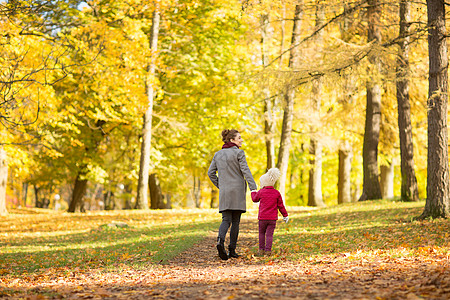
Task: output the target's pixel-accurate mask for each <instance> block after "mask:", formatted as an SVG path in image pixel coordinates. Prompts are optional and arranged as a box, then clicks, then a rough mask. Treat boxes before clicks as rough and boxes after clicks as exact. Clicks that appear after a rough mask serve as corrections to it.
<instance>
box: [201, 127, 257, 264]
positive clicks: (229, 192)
mask: <svg viewBox="0 0 450 300" xmlns="http://www.w3.org/2000/svg"><path fill="white" fill-rule="evenodd" d="M222 140H223V142H224V144H223V146H222V150H220V151H218V152H216V154H215V155H214V158H213V160H212V162H211V165H210V166H209V170H208V176H209V178H210V179H211V181H212V183H213V184H214V185H215V186H216V187H217V188H218V189H219V212H220V213H221V214H222V224H220V227H219V236H218V238H217V250H218V252H219V256H220V258H221V259H223V260H227V259H228V258H229V257H233V258H237V257H239V255H238V254H237V253H236V243H237V239H238V235H239V223H240V220H241V214H242V213H244V212H245V211H246V201H245V196H246V191H247V182H248V185H249V187H250V190H251V191H256V189H257V187H256V183H255V180H254V179H253V176H252V173H251V172H250V169H249V167H248V165H247V161H246V160H245V153H244V151H243V150H240V149H239V147H241V146H242V142H243V140H242V137H241V134H240V133H239V132H238V131H237V130H235V129H231V130H228V129H225V130H223V131H222ZM216 172H217V173H218V176H217V174H216ZM230 225H231V229H230V244H229V246H228V251H229V254H228V255H227V252H226V251H225V246H224V242H225V236H226V235H227V232H228V228H230Z"/></svg>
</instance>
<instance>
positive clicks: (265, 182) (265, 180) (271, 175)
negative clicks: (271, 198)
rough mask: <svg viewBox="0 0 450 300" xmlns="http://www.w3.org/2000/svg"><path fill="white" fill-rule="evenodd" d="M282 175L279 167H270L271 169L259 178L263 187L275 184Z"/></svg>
mask: <svg viewBox="0 0 450 300" xmlns="http://www.w3.org/2000/svg"><path fill="white" fill-rule="evenodd" d="M280 176H281V172H280V170H278V169H277V168H271V169H269V171H267V173H266V174H264V175H263V176H261V178H260V179H259V183H260V185H261V188H263V187H265V186H274V185H275V182H277V180H278V179H279V178H280Z"/></svg>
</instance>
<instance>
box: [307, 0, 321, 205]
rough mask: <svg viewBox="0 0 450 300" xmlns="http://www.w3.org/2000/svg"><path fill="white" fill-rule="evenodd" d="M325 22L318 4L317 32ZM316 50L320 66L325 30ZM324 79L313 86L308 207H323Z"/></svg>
mask: <svg viewBox="0 0 450 300" xmlns="http://www.w3.org/2000/svg"><path fill="white" fill-rule="evenodd" d="M324 22H325V15H324V11H323V4H321V3H317V4H316V30H318V29H319V28H320V27H321V26H322V25H323V24H324ZM315 44H316V48H318V49H319V51H318V55H316V57H315V61H316V62H318V63H319V64H320V62H321V61H322V51H321V50H322V48H323V30H320V31H319V32H318V33H317V35H316V39H315ZM322 81H323V80H322V78H317V79H314V81H313V83H312V85H313V87H312V99H311V110H312V111H311V116H312V120H313V124H312V126H311V133H312V135H311V137H310V143H309V154H311V159H310V161H309V163H310V169H309V185H308V206H318V207H323V206H325V203H323V197H322V143H321V142H320V137H319V136H320V134H319V130H320V129H319V128H320V107H321V105H322V86H323V82H322Z"/></svg>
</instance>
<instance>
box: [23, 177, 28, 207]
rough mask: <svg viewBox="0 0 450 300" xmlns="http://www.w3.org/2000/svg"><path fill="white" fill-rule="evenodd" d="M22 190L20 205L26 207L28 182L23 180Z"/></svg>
mask: <svg viewBox="0 0 450 300" xmlns="http://www.w3.org/2000/svg"><path fill="white" fill-rule="evenodd" d="M22 190H23V192H22V195H23V196H22V201H23V203H22V206H23V207H27V197H28V182H24V183H23V184H22Z"/></svg>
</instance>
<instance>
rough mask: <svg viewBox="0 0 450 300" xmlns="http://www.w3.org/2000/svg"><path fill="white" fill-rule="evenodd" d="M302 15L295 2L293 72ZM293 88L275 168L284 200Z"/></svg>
mask: <svg viewBox="0 0 450 300" xmlns="http://www.w3.org/2000/svg"><path fill="white" fill-rule="evenodd" d="M302 15H303V1H302V0H299V1H297V4H296V5H295V14H294V27H293V30H292V40H291V51H290V54H289V67H290V68H291V69H292V70H295V69H296V68H297V67H298V64H299V59H300V49H299V43H300V31H301V22H302ZM294 99H295V86H288V87H287V91H286V94H285V96H284V100H285V107H284V114H283V124H282V128H281V140H280V149H279V152H278V162H277V168H278V169H280V172H281V176H280V179H279V191H280V193H281V196H282V198H283V201H284V200H285V193H286V176H287V169H288V163H289V151H290V149H291V135H292V120H293V118H294Z"/></svg>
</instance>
